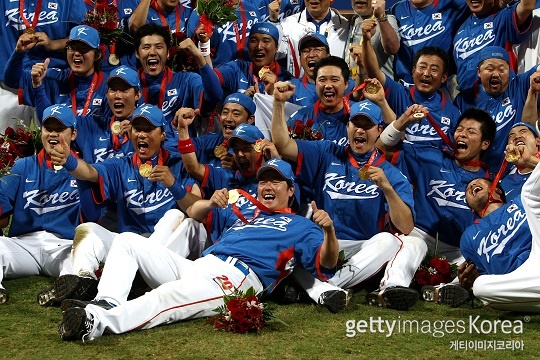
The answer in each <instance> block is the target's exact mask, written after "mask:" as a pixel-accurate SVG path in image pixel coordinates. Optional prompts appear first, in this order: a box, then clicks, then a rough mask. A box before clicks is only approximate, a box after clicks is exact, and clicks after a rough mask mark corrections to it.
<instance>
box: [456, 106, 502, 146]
mask: <svg viewBox="0 0 540 360" xmlns="http://www.w3.org/2000/svg"><path fill="white" fill-rule="evenodd" d="M465 119H471V120H475V121H477V122H479V123H480V130H481V131H482V141H483V140H489V142H490V144H492V143H493V140H494V139H495V134H496V133H497V125H496V124H495V120H493V118H492V117H491V115H489V114H488V113H487V112H486V111H484V110H482V109H478V108H469V109H467V110H465V111H464V112H463V113H462V114H461V116H460V117H459V119H458V121H457V126H456V127H458V126H459V124H461V122H462V121H463V120H465Z"/></svg>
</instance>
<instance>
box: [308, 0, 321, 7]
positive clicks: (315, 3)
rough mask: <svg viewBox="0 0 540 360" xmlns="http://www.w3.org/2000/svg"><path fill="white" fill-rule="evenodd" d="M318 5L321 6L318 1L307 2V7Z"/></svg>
mask: <svg viewBox="0 0 540 360" xmlns="http://www.w3.org/2000/svg"><path fill="white" fill-rule="evenodd" d="M320 4H321V3H320V2H319V1H310V2H309V5H311V6H318V5H320Z"/></svg>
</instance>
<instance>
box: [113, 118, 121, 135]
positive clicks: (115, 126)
mask: <svg viewBox="0 0 540 360" xmlns="http://www.w3.org/2000/svg"><path fill="white" fill-rule="evenodd" d="M111 131H112V133H113V134H116V135H118V134H120V121H114V122H113V123H112V125H111Z"/></svg>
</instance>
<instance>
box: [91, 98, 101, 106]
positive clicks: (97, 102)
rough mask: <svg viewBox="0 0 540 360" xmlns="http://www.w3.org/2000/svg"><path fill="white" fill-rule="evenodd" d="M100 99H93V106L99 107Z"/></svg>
mask: <svg viewBox="0 0 540 360" xmlns="http://www.w3.org/2000/svg"><path fill="white" fill-rule="evenodd" d="M101 102H102V99H94V100H92V105H93V106H101Z"/></svg>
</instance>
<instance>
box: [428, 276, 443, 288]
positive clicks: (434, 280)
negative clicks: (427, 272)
mask: <svg viewBox="0 0 540 360" xmlns="http://www.w3.org/2000/svg"><path fill="white" fill-rule="evenodd" d="M444 282H445V280H444V277H443V276H442V275H441V274H434V275H433V276H432V277H431V280H430V285H433V286H435V285H439V284H442V283H444Z"/></svg>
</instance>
